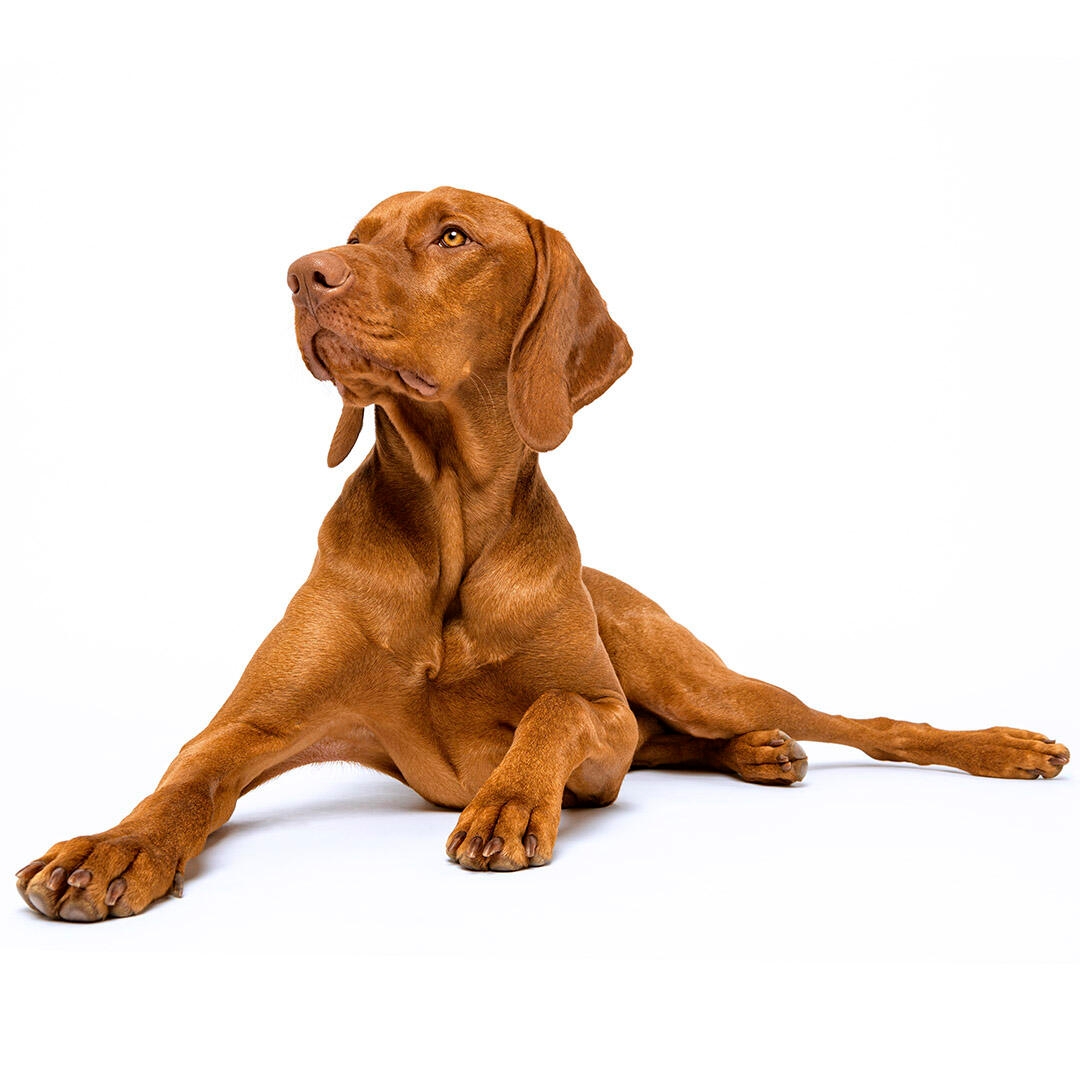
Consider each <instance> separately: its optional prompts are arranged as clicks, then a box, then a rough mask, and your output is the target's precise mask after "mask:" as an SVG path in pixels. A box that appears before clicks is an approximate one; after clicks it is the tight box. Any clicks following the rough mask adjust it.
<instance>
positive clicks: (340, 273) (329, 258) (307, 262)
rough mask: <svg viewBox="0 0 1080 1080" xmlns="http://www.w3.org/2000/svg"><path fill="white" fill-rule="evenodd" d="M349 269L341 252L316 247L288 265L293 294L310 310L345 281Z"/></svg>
mask: <svg viewBox="0 0 1080 1080" xmlns="http://www.w3.org/2000/svg"><path fill="white" fill-rule="evenodd" d="M350 277H352V271H351V270H350V269H349V266H348V264H347V263H346V262H345V260H344V259H342V258H341V257H340V256H338V255H335V254H334V253H333V252H332V251H316V252H315V253H314V254H313V255H305V256H304V257H303V258H301V259H297V260H296V262H294V263H293V264H292V266H290V267H289V277H288V281H289V288H290V289H292V291H293V295H294V296H295V298H296V299H297V300H298V301H300V302H302V303H304V304H306V305H307V306H308V307H309V308H311V310H312V311H314V310H315V308H317V307H318V306H319V304H321V303H322V302H323V301H324V300H326V299H327V298H329V297H330V296H333V295H334V293H336V292H337V291H338V290H339V289H342V288H344V287H345V285H347V284H348V281H349V278H350Z"/></svg>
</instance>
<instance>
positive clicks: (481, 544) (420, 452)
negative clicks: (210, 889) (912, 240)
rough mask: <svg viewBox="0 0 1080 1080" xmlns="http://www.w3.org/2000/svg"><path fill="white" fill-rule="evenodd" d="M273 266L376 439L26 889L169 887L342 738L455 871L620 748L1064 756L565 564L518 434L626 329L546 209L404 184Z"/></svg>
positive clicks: (141, 901)
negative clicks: (763, 662) (168, 716)
mask: <svg viewBox="0 0 1080 1080" xmlns="http://www.w3.org/2000/svg"><path fill="white" fill-rule="evenodd" d="M289 284H290V286H291V288H292V290H293V293H294V301H295V305H296V327H297V339H298V342H299V345H300V349H301V352H302V354H303V357H304V360H305V362H306V363H307V365H308V367H309V368H310V369H311V371H312V373H313V374H315V375H316V376H317V377H319V378H322V379H328V380H333V382H334V383H335V385H336V386H337V388H338V390H339V392H340V394H341V397H342V402H343V408H342V417H341V420H340V422H339V424H338V428H337V431H336V432H335V434H334V438H333V441H332V445H331V450H330V456H329V461H330V463H331V464H337V463H339V462H340V461H342V460H344V458H345V457H346V456H347V455H348V453H349V451H350V450H351V449H352V446H353V443H354V442H355V441H356V438H357V435H358V434H359V431H360V428H361V424H362V421H363V416H364V409H365V408H367V407H369V406H374V407H375V446H374V448H373V449H372V451H371V453H370V454H369V455H368V456H367V458H366V459H365V461H364V462H363V464H362V465H361V466H360V468H359V469H358V470H357V471H356V472H355V473H353V474H352V476H350V477H349V479H348V480H347V481H346V483H345V487H344V490H343V491H342V494H341V497H340V498H339V499H338V501H337V502H336V503H335V505H334V506H333V508H332V509H331V510H330V513H329V514H328V516H327V518H326V520H325V521H324V522H323V525H322V529H321V530H320V532H319V544H318V554H317V556H316V558H315V564H314V566H313V567H312V570H311V574H310V576H309V578H308V580H307V581H306V582H305V583H304V584H303V586H301V588H300V591H299V592H298V593H297V594H296V596H295V597H294V598H293V600H292V602H291V603H290V604H289V607H288V609H287V611H286V613H285V616H284V618H283V619H282V620H281V622H280V623H279V624H278V626H277V627H275V628H274V630H272V631H271V633H270V635H269V637H268V638H267V639H266V641H265V642H263V644H262V645H261V646H260V648H259V650H258V651H257V652H256V654H255V656H254V657H253V659H252V660H251V662H250V664H249V665H248V667H247V669H246V671H245V672H244V674H243V677H242V678H241V680H240V683H239V685H238V686H237V687H236V689H235V690H234V691H233V693H232V695H231V696H230V697H229V699H228V701H226V702H225V704H224V706H223V707H222V708H221V710H220V712H219V713H218V714H217V716H215V717H214V719H213V720H212V721H211V723H210V724H209V726H208V727H207V728H206V729H205V730H204V731H203V732H202V733H200V734H199V735H197V736H196V737H195V738H194V739H192V740H191V741H190V742H189V743H187V745H185V746H184V747H183V749H182V750H181V751H180V754H179V756H178V757H177V758H176V760H175V761H174V762H173V763H172V764H171V765H170V766H169V768H168V770H167V771H166V773H165V775H164V777H163V778H162V780H161V782H160V783H159V784H158V786H157V788H156V789H155V790H154V791H153V793H152V794H150V795H149V796H147V798H145V799H144V800H143V801H142V802H141V803H139V805H138V806H136V807H135V809H134V810H133V811H132V812H131V813H130V814H129V815H128V816H127V817H126V818H125V819H124V820H123V821H122V822H121V823H120V824H119V825H118V826H117V827H116V828H114V829H110V830H108V831H107V832H104V833H99V834H97V835H94V836H80V837H77V838H76V839H74V840H69V841H66V842H64V843H61V844H57V845H55V846H54V847H52V848H50V849H49V850H48V851H47V852H46V853H45V854H44V855H43V856H42V857H41V858H40V859H36V860H34V862H32V863H30V865H29V866H27V867H24V869H23V870H22V871H20V872H19V875H18V877H17V884H18V887H19V891H20V893H21V894H22V895H23V897H24V899H26V901H27V903H28V904H29V905H30V906H31V907H32V908H33V909H34V910H35V911H39V912H41V913H42V914H44V915H47V916H49V917H51V918H59V919H65V920H71V921H93V920H97V919H102V918H105V917H106V916H107V915H132V914H135V913H137V912H140V911H142V910H143V909H144V908H146V907H147V905H149V904H150V903H151V902H152V901H153V900H155V899H157V898H158V897H160V896H163V895H165V894H166V893H167V892H173V893H177V892H179V890H180V888H181V887H182V881H183V871H184V867H185V864H186V863H187V862H188V861H189V860H190V859H191V858H193V857H194V856H195V855H197V854H198V853H199V852H200V851H201V850H202V848H203V845H204V844H205V843H206V840H207V837H208V836H209V835H210V834H211V833H212V832H213V831H214V830H215V829H217V828H218V827H219V826H220V825H222V824H223V823H224V822H225V821H226V820H227V819H228V818H229V816H230V815H231V814H232V811H233V808H234V806H235V804H236V800H237V799H238V798H239V797H240V796H241V795H242V794H243V793H244V792H246V791H250V790H251V789H252V788H254V787H256V786H257V785H259V784H261V783H263V782H264V781H266V780H268V779H270V778H271V777H273V776H277V775H278V774H280V773H282V772H285V771H286V770H288V769H292V768H295V767H296V766H299V765H305V764H308V763H310V762H317V761H355V762H360V763H361V764H364V765H368V766H370V767H371V768H374V769H378V770H380V771H382V772H384V773H387V774H389V775H391V776H394V777H396V778H397V779H399V780H401V781H402V782H404V783H406V784H408V785H409V786H410V787H412V788H413V789H414V790H415V791H417V792H419V793H420V794H421V795H422V796H423V797H424V798H425V799H428V800H430V801H431V802H433V803H436V804H438V805H440V806H446V807H453V808H455V809H459V810H461V814H460V817H459V818H458V821H457V825H456V826H455V828H454V829H453V830H452V831H451V835H450V838H449V840H448V842H447V853H448V854H449V856H450V858H451V859H453V860H455V861H456V862H457V863H458V864H459V865H460V866H462V867H465V868H468V869H470V870H517V869H522V868H524V867H528V866H540V865H542V864H544V863H546V862H548V861H549V860H550V859H551V857H552V852H553V849H554V844H555V836H556V831H557V829H558V823H559V813H560V807H562V806H582V805H586V806H602V805H605V804H607V803H610V802H611V801H612V800H613V799H615V797H616V796H617V795H618V793H619V788H620V785H621V783H622V780H623V777H624V776H625V775H626V772H627V770H628V769H629V768H630V767H631V766H632V765H637V766H658V765H689V766H695V767H698V768H702V769H716V770H723V771H727V772H732V773H734V774H736V775H737V776H740V777H742V778H743V779H745V780H750V781H754V782H759V783H773V784H790V783H793V782H795V781H797V780H800V779H801V778H802V777H803V776H804V775H805V772H806V755H805V753H804V752H803V751H802V749H801V747H800V746H799V743H798V742H797V741H796V740H800V739H805V740H818V741H823V742H839V743H846V744H848V745H850V746H855V747H858V748H859V749H861V750H863V751H865V752H866V753H867V754H869V755H870V756H871V757H874V758H877V759H879V760H884V761H911V762H916V763H918V764H920V765H928V764H932V763H937V764H943V765H951V766H954V767H956V768H959V769H964V770H966V771H968V772H970V773H975V774H977V775H980V776H1000V777H1017V778H1024V779H1030V778H1034V777H1039V776H1043V777H1052V776H1056V775H1057V773H1058V772H1060V770H1061V768H1062V767H1063V766H1064V764H1065V763H1066V762H1067V760H1068V751H1067V750H1066V749H1065V747H1064V746H1061V745H1060V744H1058V743H1055V742H1053V741H1052V740H1050V739H1047V738H1046V737H1045V736H1043V735H1039V734H1036V733H1033V732H1029V731H1020V730H1016V729H1012V728H1001V727H998V728H989V729H987V730H983V731H940V730H936V729H934V728H931V727H929V726H927V725H925V724H907V723H901V722H898V721H895V720H888V719H884V718H878V719H873V720H849V719H847V718H845V717H842V716H836V715H830V714H827V713H822V712H817V711H816V710H814V709H810V708H807V706H805V705H803V704H802V702H800V701H799V700H798V699H796V698H795V697H793V696H792V695H791V694H789V693H787V692H786V691H784V690H780V689H778V688H777V687H775V686H770V685H769V684H768V683H764V682H759V681H758V680H756V679H749V678H746V677H744V676H742V675H737V674H736V673H735V672H733V671H731V670H729V669H728V668H727V667H726V666H725V665H724V663H723V662H722V661H721V660H720V658H719V657H718V656H717V655H716V654H715V653H714V652H713V651H712V650H711V649H709V648H708V647H707V646H705V645H703V644H702V643H701V642H700V641H698V640H697V639H696V638H695V637H694V636H693V635H692V634H691V633H690V632H689V631H688V630H686V629H684V628H683V627H682V626H679V625H678V624H677V623H675V622H673V621H672V620H671V619H670V618H668V616H667V615H666V614H665V613H664V612H663V611H662V610H661V609H660V608H659V607H658V606H657V605H656V604H654V603H653V602H652V601H651V600H649V599H647V598H646V597H644V596H642V595H641V594H640V593H638V592H636V591H635V590H634V589H632V588H631V587H630V586H629V585H625V584H623V583H622V582H621V581H618V580H616V579H615V578H612V577H609V576H608V575H606V574H602V573H600V572H599V571H597V570H590V569H588V568H583V567H582V566H581V560H580V555H579V552H578V546H577V542H576V540H575V538H574V533H573V531H572V529H571V528H570V525H569V524H568V523H567V521H566V518H565V517H564V516H563V513H562V511H561V510H560V508H559V504H558V503H557V502H556V500H555V497H554V496H553V495H552V493H551V491H550V490H549V488H548V486H547V484H546V483H545V482H544V478H543V476H542V475H541V473H540V469H539V466H538V461H537V454H538V452H539V451H544V450H549V449H551V448H553V447H555V446H558V445H559V443H561V442H562V441H563V439H565V438H566V436H567V434H568V432H569V430H570V426H571V423H572V420H573V414H574V411H575V410H577V409H579V408H580V407H581V406H583V405H585V404H587V403H588V402H590V401H592V400H593V399H594V398H595V397H597V396H599V395H600V394H601V393H603V391H604V390H605V389H606V388H607V387H608V386H610V385H611V383H612V382H613V381H614V380H615V379H616V378H618V377H619V376H620V375H621V374H622V373H623V372H624V371H625V370H626V369H627V367H628V366H629V364H630V348H629V346H628V344H627V342H626V337H625V335H624V334H623V332H622V331H621V330H620V329H619V327H618V326H617V325H616V324H615V323H614V322H613V321H612V319H611V317H610V316H609V315H608V313H607V308H606V306H605V304H604V301H603V300H602V299H601V298H600V295H599V293H598V292H597V291H596V288H595V286H594V285H593V284H592V282H591V281H590V280H589V276H588V274H586V273H585V270H584V268H583V267H582V266H581V264H580V262H579V261H578V260H577V258H576V257H575V255H574V253H573V251H572V250H571V248H570V245H569V244H568V243H567V242H566V239H565V238H564V237H563V236H562V235H561V234H560V233H558V232H556V231H555V230H554V229H550V228H548V227H547V226H546V225H544V224H543V223H541V222H539V221H537V220H535V219H534V218H531V217H529V216H528V215H526V214H524V213H522V212H521V211H520V210H517V209H516V208H515V207H512V206H510V205H509V204H507V203H504V202H500V201H499V200H496V199H491V198H487V197H485V196H482V195H477V194H474V193H471V192H465V191H459V190H456V189H453V188H438V189H436V190H434V191H431V192H427V193H419V192H408V193H405V194H402V195H396V196H394V197H393V198H390V199H387V200H386V201H385V202H382V203H380V204H379V205H378V206H377V207H375V209H374V210H373V211H372V212H371V213H370V214H368V215H367V216H366V217H365V218H364V219H363V220H362V221H361V222H360V223H359V224H358V225H357V226H356V228H355V229H354V230H353V233H352V235H351V236H350V238H349V242H348V243H347V244H345V245H342V246H341V247H336V248H332V249H329V250H328V251H323V252H317V253H315V254H313V255H309V256H305V257H304V258H303V259H300V260H298V261H297V262H296V263H294V264H293V266H292V267H291V268H290V271H289Z"/></svg>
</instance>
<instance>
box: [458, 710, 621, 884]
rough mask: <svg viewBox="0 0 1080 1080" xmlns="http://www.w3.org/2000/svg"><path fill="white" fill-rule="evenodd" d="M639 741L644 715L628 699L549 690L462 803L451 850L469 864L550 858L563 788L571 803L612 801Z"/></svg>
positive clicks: (513, 865)
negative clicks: (639, 719)
mask: <svg viewBox="0 0 1080 1080" xmlns="http://www.w3.org/2000/svg"><path fill="white" fill-rule="evenodd" d="M636 743H637V722H636V721H635V719H634V715H633V713H632V712H631V711H630V708H629V706H628V705H627V703H626V701H625V700H624V699H621V698H615V697H604V698H599V699H596V700H590V699H588V698H585V697H583V696H582V695H581V694H576V693H571V692H569V691H565V690H550V691H548V692H547V693H545V694H542V695H541V696H540V697H539V698H537V700H536V701H535V702H534V703H533V704H532V705H531V706H530V707H529V709H528V710H527V711H526V712H525V715H524V716H523V717H522V718H521V722H520V723H519V724H518V726H517V729H516V731H515V733H514V741H513V742H512V743H511V744H510V749H509V750H507V752H506V756H505V757H504V758H503V760H502V761H501V762H500V763H499V764H498V766H496V768H495V770H494V771H493V772H492V773H491V775H490V776H489V777H488V779H487V780H486V781H485V782H484V784H483V785H482V786H481V788H480V790H479V791H478V792H477V793H476V795H475V796H474V797H473V799H472V801H471V802H470V803H469V805H468V806H466V807H465V809H464V810H463V811H462V813H461V816H460V817H459V818H458V823H457V826H456V827H455V829H454V831H453V833H452V834H451V836H450V838H449V840H447V843H446V853H447V854H448V855H449V856H450V858H451V859H454V860H455V861H456V862H457V863H459V864H460V865H461V866H463V867H465V868H466V869H468V870H523V869H525V868H526V867H528V866H543V865H544V863H547V862H550V861H551V855H552V850H553V848H554V846H555V836H556V834H557V833H558V831H559V814H560V811H561V808H562V805H563V801H564V794H565V795H566V796H567V802H568V804H570V805H582V804H587V805H593V806H602V805H605V804H607V803H610V802H613V801H614V799H615V797H616V796H617V795H618V793H619V787H620V785H621V784H622V780H623V777H624V776H625V775H626V771H627V769H628V768H629V766H630V761H631V759H632V757H633V754H634V748H635V746H636Z"/></svg>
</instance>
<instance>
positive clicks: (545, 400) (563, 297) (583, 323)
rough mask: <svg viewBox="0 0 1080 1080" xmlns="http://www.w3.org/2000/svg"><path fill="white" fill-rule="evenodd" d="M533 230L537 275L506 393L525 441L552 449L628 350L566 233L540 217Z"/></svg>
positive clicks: (619, 369)
mask: <svg viewBox="0 0 1080 1080" xmlns="http://www.w3.org/2000/svg"><path fill="white" fill-rule="evenodd" d="M529 235H530V236H531V237H532V242H533V247H534V248H535V249H536V275H535V277H534V278H533V283H532V289H531V291H530V293H529V298H528V301H527V302H526V304H525V313H524V315H523V316H522V320H521V327H520V329H519V330H518V334H517V338H516V339H515V341H514V347H513V349H512V351H511V353H510V370H509V375H508V379H507V397H508V400H509V404H510V417H511V419H512V420H513V422H514V427H515V428H517V432H518V434H519V435H520V436H521V438H522V439H523V440H524V442H525V443H526V444H527V445H528V446H530V447H531V448H532V449H533V450H554V449H555V447H556V446H558V445H559V443H561V442H562V441H563V439H565V438H566V436H567V435H568V434H569V433H570V426H571V424H573V422H574V413H575V412H576V411H577V410H578V409H580V408H581V407H582V405H588V404H589V402H590V401H592V400H593V399H594V398H597V397H599V396H600V395H601V394H602V393H603V392H604V391H605V390H606V389H607V388H608V387H609V386H610V385H611V384H612V383H613V382H614V381H615V380H616V379H617V378H618V377H619V376H620V375H621V374H622V373H623V372H624V371H626V369H627V368H628V367H629V366H630V357H631V350H630V344H629V342H628V341H627V340H626V335H625V334H624V333H623V332H622V330H620V329H619V327H618V326H617V325H616V324H615V321H614V320H613V319H612V318H611V316H610V315H609V314H608V310H607V305H606V304H605V303H604V300H603V298H602V297H601V296H600V293H599V292H597V289H596V286H595V285H594V284H593V283H592V282H591V281H590V280H589V275H588V274H587V273H585V267H583V266H582V265H581V263H580V262H579V261H578V257H577V256H576V255H575V254H574V250H573V248H571V247H570V244H569V243H568V241H567V239H566V237H565V236H563V234H562V233H561V232H559V231H558V230H556V229H549V228H548V227H547V226H546V225H545V224H544V223H543V222H542V221H535V220H530V222H529Z"/></svg>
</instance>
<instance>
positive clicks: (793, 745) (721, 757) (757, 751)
mask: <svg viewBox="0 0 1080 1080" xmlns="http://www.w3.org/2000/svg"><path fill="white" fill-rule="evenodd" d="M716 759H717V764H718V765H719V766H720V767H721V768H724V769H727V770H729V771H730V772H733V773H735V775H736V776H738V777H741V778H742V779H743V780H749V781H750V783H752V784H776V785H782V786H784V787H787V786H789V785H791V784H795V783H798V781H800V780H801V779H802V778H803V777H804V776H806V769H807V766H808V764H809V762H808V761H807V758H806V751H805V750H803V748H802V747H801V746H800V745H799V744H798V743H797V742H795V740H794V739H792V738H791V737H790V736H789V735H787V734H785V733H784V732H783V731H779V730H777V729H775V728H774V729H772V730H768V731H750V732H748V733H747V734H745V735H737V736H735V738H733V739H727V740H725V741H724V743H723V745H722V746H720V747H718V748H717V751H716Z"/></svg>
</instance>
